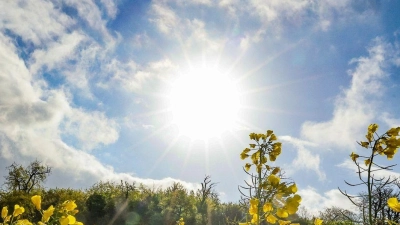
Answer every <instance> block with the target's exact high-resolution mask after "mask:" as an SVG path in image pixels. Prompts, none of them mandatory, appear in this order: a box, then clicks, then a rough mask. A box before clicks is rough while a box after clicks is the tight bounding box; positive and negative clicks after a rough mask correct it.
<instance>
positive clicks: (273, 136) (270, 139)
mask: <svg viewBox="0 0 400 225" xmlns="http://www.w3.org/2000/svg"><path fill="white" fill-rule="evenodd" d="M276 140H278V138H276V135H275V134H271V137H270V138H269V141H276Z"/></svg>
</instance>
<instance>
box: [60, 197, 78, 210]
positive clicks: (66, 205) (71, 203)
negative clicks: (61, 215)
mask: <svg viewBox="0 0 400 225" xmlns="http://www.w3.org/2000/svg"><path fill="white" fill-rule="evenodd" d="M76 207H77V205H76V204H75V201H71V200H67V201H65V202H64V203H63V208H64V209H65V210H67V211H73V210H74V209H75V208H76Z"/></svg>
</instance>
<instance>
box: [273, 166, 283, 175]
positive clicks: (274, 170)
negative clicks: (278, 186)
mask: <svg viewBox="0 0 400 225" xmlns="http://www.w3.org/2000/svg"><path fill="white" fill-rule="evenodd" d="M280 170H281V169H279V167H275V168H274V169H273V170H272V172H271V173H272V174H274V175H276V174H277V173H279V171H280Z"/></svg>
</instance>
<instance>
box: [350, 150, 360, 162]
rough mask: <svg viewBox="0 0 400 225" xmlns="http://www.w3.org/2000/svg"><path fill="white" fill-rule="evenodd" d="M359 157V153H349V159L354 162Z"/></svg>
mask: <svg viewBox="0 0 400 225" xmlns="http://www.w3.org/2000/svg"><path fill="white" fill-rule="evenodd" d="M358 157H360V156H359V155H357V154H355V153H354V152H352V153H351V155H350V158H351V160H353V161H354V162H355V161H356V159H357V158H358Z"/></svg>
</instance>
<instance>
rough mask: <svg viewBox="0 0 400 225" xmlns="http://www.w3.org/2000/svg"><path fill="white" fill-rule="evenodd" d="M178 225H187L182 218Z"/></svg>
mask: <svg viewBox="0 0 400 225" xmlns="http://www.w3.org/2000/svg"><path fill="white" fill-rule="evenodd" d="M177 223H178V225H185V221H183V218H180V219H179V220H178V221H177Z"/></svg>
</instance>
